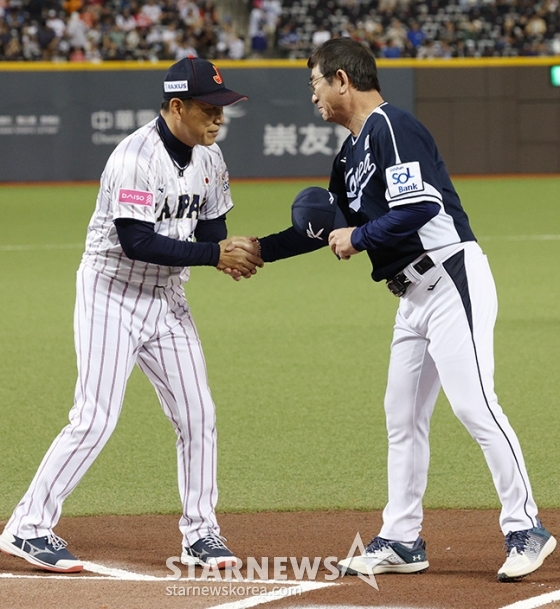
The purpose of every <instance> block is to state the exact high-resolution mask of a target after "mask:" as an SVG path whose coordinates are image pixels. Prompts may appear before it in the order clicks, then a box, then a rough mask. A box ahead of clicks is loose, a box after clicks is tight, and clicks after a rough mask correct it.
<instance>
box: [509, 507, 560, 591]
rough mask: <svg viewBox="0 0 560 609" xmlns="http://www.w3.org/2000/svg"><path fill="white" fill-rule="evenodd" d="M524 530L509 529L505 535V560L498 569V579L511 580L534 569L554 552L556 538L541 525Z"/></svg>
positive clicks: (538, 521) (539, 522)
mask: <svg viewBox="0 0 560 609" xmlns="http://www.w3.org/2000/svg"><path fill="white" fill-rule="evenodd" d="M537 524H538V526H536V527H533V528H532V529H526V530H524V531H510V532H509V533H508V534H507V535H506V542H505V546H506V550H507V558H506V562H505V563H504V564H503V565H502V567H501V568H500V570H499V571H498V581H501V582H511V581H515V580H516V579H519V578H521V577H525V576H526V575H529V573H532V572H533V571H536V570H537V569H538V568H539V567H540V566H541V565H542V564H543V562H544V559H545V558H546V557H547V556H548V555H549V554H552V552H554V549H555V548H556V539H554V537H553V536H552V535H551V534H550V533H549V532H548V531H547V530H546V529H545V528H544V527H543V526H542V524H541V521H540V520H538V519H537Z"/></svg>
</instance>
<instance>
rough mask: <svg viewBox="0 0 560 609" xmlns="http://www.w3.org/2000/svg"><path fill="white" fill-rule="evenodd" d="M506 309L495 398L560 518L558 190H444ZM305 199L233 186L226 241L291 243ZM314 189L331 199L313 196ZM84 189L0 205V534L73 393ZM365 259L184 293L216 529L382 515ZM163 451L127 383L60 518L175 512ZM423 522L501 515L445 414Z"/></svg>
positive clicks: (471, 448) (381, 337)
mask: <svg viewBox="0 0 560 609" xmlns="http://www.w3.org/2000/svg"><path fill="white" fill-rule="evenodd" d="M455 183H456V186H457V189H458V191H459V193H460V195H461V197H462V200H463V203H464V206H465V208H466V210H467V212H468V213H469V216H470V218H471V222H472V225H473V228H474V230H475V233H476V234H477V236H478V237H479V240H480V243H481V245H482V247H483V248H484V250H485V251H486V253H487V254H488V256H489V259H490V263H491V266H492V269H493V272H494V275H495V279H496V283H497V286H498V294H499V299H500V312H499V317H498V323H497V327H496V388H497V392H498V395H499V397H500V401H501V403H502V406H503V407H504V409H505V410H506V412H507V413H508V415H509V417H510V420H511V422H512V423H513V425H514V427H515V429H516V430H517V432H518V435H519V437H520V440H521V443H522V446H523V448H524V451H525V457H526V460H527V466H528V469H529V473H530V474H531V477H532V482H533V487H534V491H535V496H536V498H537V501H538V503H539V504H540V506H541V507H558V506H560V484H559V482H560V468H559V465H558V464H559V463H560V443H559V442H558V437H559V430H560V397H559V395H560V374H559V373H558V362H560V307H559V302H560V281H559V271H558V267H557V266H556V263H557V261H558V260H560V210H559V205H560V200H559V197H558V195H559V193H560V178H558V177H550V178H524V179H521V178H512V179H476V180H474V179H472V180H471V179H457V180H456V181H455ZM308 185H310V182H309V181H294V182H279V183H273V182H266V183H264V182H263V183H258V182H254V183H234V184H233V186H232V189H233V195H234V200H235V202H236V207H235V209H234V210H233V211H232V212H231V214H230V217H229V226H230V233H231V234H233V233H238V234H256V235H263V234H267V233H269V232H274V231H277V230H281V229H283V228H285V227H286V226H287V225H288V223H289V220H290V203H291V201H292V199H293V197H294V195H295V194H296V193H297V192H298V191H299V190H301V188H303V187H305V186H308ZM323 185H324V184H323ZM95 196H96V188H95V187H94V186H89V185H87V186H66V185H63V186H60V185H58V186H27V187H22V186H21V187H20V186H17V187H13V186H3V187H0V213H1V214H2V222H1V223H0V261H1V263H0V269H1V270H0V273H1V275H0V303H1V310H2V315H1V317H0V341H1V345H2V348H1V350H0V429H1V430H2V440H1V441H0V464H1V465H0V518H7V517H8V516H9V514H10V513H11V510H12V509H13V507H14V505H15V504H16V503H17V502H18V501H19V499H20V498H21V496H22V494H23V493H24V491H25V489H26V488H27V485H28V484H29V482H30V480H31V478H32V476H33V474H34V472H35V470H36V468H37V466H38V464H39V462H40V460H41V458H42V456H43V454H44V452H45V451H46V450H47V448H48V447H49V445H50V443H51V441H52V439H53V438H54V436H55V435H56V434H57V433H58V432H59V431H60V429H61V428H62V426H63V425H65V424H66V422H67V415H68V411H69V409H70V407H71V405H72V396H73V390H74V383H75V380H76V377H75V375H76V370H75V359H74V350H73V333H72V315H73V306H74V278H75V271H76V269H77V267H78V264H79V261H80V256H81V253H82V248H83V241H84V237H85V231H86V227H87V223H88V221H89V217H90V215H91V212H92V210H93V207H94V203H95ZM369 273H370V267H369V264H368V260H367V258H366V256H365V254H363V255H360V256H357V257H354V258H353V259H352V260H351V261H348V262H345V261H337V260H336V259H335V257H334V256H333V255H332V254H330V252H328V251H326V250H322V251H319V252H315V253H313V254H309V255H307V256H301V257H298V258H295V259H291V260H286V261H281V262H277V263H275V264H272V265H267V266H266V267H265V268H264V269H263V270H262V271H259V273H258V275H257V276H256V277H253V278H252V279H250V280H249V281H243V282H240V283H236V282H234V281H232V280H231V279H229V278H228V277H225V276H224V275H222V274H220V273H218V272H216V271H215V270H214V269H211V268H196V269H194V270H193V273H192V278H191V281H190V282H189V283H188V284H187V286H186V292H187V297H188V299H189V301H190V303H191V306H192V309H193V313H194V317H195V320H196V322H197V324H198V329H199V332H200V334H201V336H202V340H203V345H204V348H205V354H206V359H207V364H208V370H209V375H210V384H211V387H212V391H213V396H214V399H215V402H216V405H217V411H218V441H219V462H218V469H219V483H220V500H219V506H218V507H219V510H220V511H257V510H298V509H342V508H350V509H378V508H382V507H383V505H384V503H385V500H386V472H385V462H386V438H385V425H384V416H383V408H382V400H383V393H384V389H385V376H386V370H387V363H388V356H389V343H390V339H391V332H392V323H393V317H394V314H395V310H396V307H397V302H398V301H397V299H396V298H395V297H394V296H392V295H391V294H390V293H389V292H388V290H387V289H385V287H384V286H383V285H381V284H375V283H374V282H373V281H371V279H370V277H369ZM174 443H175V439H174V433H173V431H172V429H171V426H170V425H169V424H168V422H167V420H166V419H165V417H164V415H163V413H162V412H161V410H160V407H159V404H158V402H157V399H156V397H155V394H154V393H153V391H152V389H151V387H150V386H149V383H148V382H147V380H146V379H145V378H144V377H143V376H142V375H141V374H140V373H139V372H138V371H135V372H134V373H133V375H132V378H131V380H130V383H129V386H128V391H127V395H126V400H125V404H124V409H123V414H122V417H121V420H120V423H119V425H118V427H117V430H116V432H115V434H114V435H113V437H112V438H111V440H110V441H109V443H108V445H107V446H106V448H105V450H104V451H103V452H102V454H101V456H100V457H99V459H98V460H97V461H96V463H95V464H94V465H93V467H92V468H91V470H90V471H89V472H88V474H87V475H86V476H85V478H84V479H83V481H82V482H81V484H80V485H79V486H78V488H77V489H76V491H75V492H74V493H73V494H72V495H71V496H70V497H69V498H68V500H67V502H66V504H65V511H64V513H65V515H80V514H100V513H113V514H137V513H170V512H178V511H179V509H180V506H179V500H178V493H177V489H176V467H175V447H174ZM425 506H426V507H464V508H486V507H498V502H497V499H496V495H495V491H494V488H493V485H492V482H491V479H490V474H489V472H488V470H487V468H486V465H485V463H484V461H483V458H482V453H481V451H480V449H479V448H478V446H477V445H476V444H475V443H474V442H473V441H472V440H471V439H470V437H469V436H468V434H467V432H466V431H465V430H464V428H463V427H462V426H461V424H460V423H459V422H458V421H457V420H456V419H455V418H454V416H453V414H452V413H451V410H450V408H449V405H448V403H447V401H446V400H445V398H444V397H443V396H442V397H440V399H439V402H438V404H437V406H436V411H435V414H434V417H433V425H432V462H431V469H430V479H429V485H428V491H427V494H426V501H425Z"/></svg>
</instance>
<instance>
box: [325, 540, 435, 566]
mask: <svg viewBox="0 0 560 609" xmlns="http://www.w3.org/2000/svg"><path fill="white" fill-rule="evenodd" d="M429 566H430V563H429V562H428V558H427V556H426V542H425V541H424V540H423V539H422V538H421V537H418V539H417V540H416V541H415V542H414V545H413V546H412V548H407V547H406V546H405V545H403V544H402V543H399V542H398V541H389V540H388V539H383V537H374V538H373V539H372V540H371V541H370V542H369V544H368V545H367V546H366V548H365V550H364V553H363V554H362V555H361V556H353V557H351V558H345V559H344V560H341V561H340V562H339V563H338V564H337V567H338V570H339V571H340V572H341V573H342V574H343V575H358V574H361V575H377V574H378V573H421V572H423V571H425V570H426V569H427V568H428V567H429Z"/></svg>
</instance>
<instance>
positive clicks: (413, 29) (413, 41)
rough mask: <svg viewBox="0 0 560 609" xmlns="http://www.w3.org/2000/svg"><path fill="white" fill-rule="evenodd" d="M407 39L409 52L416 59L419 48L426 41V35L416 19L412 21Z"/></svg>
mask: <svg viewBox="0 0 560 609" xmlns="http://www.w3.org/2000/svg"><path fill="white" fill-rule="evenodd" d="M406 39H407V45H406V46H407V48H408V51H409V53H410V55H412V57H415V56H416V51H417V50H418V47H419V46H421V45H422V43H423V42H424V40H426V34H424V32H423V31H422V29H421V28H420V24H419V23H418V21H416V20H414V19H411V20H410V29H409V30H408V32H407V33H406Z"/></svg>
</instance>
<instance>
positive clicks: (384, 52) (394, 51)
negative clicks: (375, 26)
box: [381, 38, 401, 59]
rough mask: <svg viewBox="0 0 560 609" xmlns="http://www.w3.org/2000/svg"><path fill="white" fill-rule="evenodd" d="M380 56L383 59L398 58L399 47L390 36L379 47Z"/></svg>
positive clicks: (399, 54)
mask: <svg viewBox="0 0 560 609" xmlns="http://www.w3.org/2000/svg"><path fill="white" fill-rule="evenodd" d="M381 57H383V58H385V59H398V58H399V57H401V49H400V48H399V47H398V46H397V45H396V44H395V41H394V40H393V39H392V38H388V39H387V41H386V42H385V44H384V45H383V46H382V47H381Z"/></svg>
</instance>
